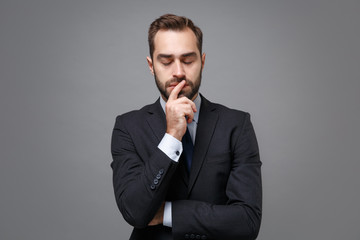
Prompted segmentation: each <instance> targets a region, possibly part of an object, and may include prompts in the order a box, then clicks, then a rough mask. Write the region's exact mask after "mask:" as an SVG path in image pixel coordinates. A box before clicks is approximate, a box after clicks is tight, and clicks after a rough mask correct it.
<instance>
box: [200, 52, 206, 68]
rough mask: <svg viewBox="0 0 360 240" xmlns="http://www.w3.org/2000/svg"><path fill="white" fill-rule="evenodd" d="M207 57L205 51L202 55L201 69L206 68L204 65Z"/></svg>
mask: <svg viewBox="0 0 360 240" xmlns="http://www.w3.org/2000/svg"><path fill="white" fill-rule="evenodd" d="M205 57H206V54H205V53H203V54H202V56H201V70H203V69H204V65H205Z"/></svg>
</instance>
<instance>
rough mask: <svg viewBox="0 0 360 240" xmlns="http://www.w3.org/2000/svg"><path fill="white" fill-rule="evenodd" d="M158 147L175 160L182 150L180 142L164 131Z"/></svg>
mask: <svg viewBox="0 0 360 240" xmlns="http://www.w3.org/2000/svg"><path fill="white" fill-rule="evenodd" d="M158 148H159V149H160V150H161V151H163V152H164V153H165V154H166V155H167V156H168V157H169V158H171V159H172V160H173V161H175V162H178V161H179V158H180V155H181V153H182V151H183V148H182V143H181V142H180V141H179V140H177V139H176V138H174V137H173V136H171V135H170V134H167V133H165V135H164V137H163V138H162V139H161V142H160V143H159V145H158Z"/></svg>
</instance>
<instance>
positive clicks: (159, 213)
mask: <svg viewBox="0 0 360 240" xmlns="http://www.w3.org/2000/svg"><path fill="white" fill-rule="evenodd" d="M164 207H165V202H163V203H162V204H161V206H160V208H159V210H158V211H157V212H156V214H155V216H154V218H153V219H152V220H151V222H150V223H149V224H148V226H155V225H159V224H162V223H163V219H164Z"/></svg>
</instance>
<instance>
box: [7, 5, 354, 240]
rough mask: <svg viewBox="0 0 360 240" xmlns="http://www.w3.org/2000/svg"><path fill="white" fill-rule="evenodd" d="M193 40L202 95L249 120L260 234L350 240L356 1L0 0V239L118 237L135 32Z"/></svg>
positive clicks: (136, 89)
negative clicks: (176, 21) (119, 160)
mask: <svg viewBox="0 0 360 240" xmlns="http://www.w3.org/2000/svg"><path fill="white" fill-rule="evenodd" d="M167 12H171V13H176V14H180V15H185V16H188V17H190V18H192V19H193V20H194V22H195V23H196V24H197V25H199V26H200V27H201V28H202V30H203V32H204V47H203V49H204V52H206V53H207V61H206V64H205V70H204V73H203V85H202V88H201V92H202V93H203V94H204V95H205V96H206V97H207V98H208V99H210V100H212V101H214V102H220V103H223V104H225V105H227V106H229V107H232V108H237V109H242V110H245V111H249V112H250V113H251V114H252V121H253V123H254V126H255V130H256V132H257V136H258V141H259V145H260V148H261V157H262V161H263V168H262V170H263V187H264V204H263V207H264V211H263V221H262V228H261V231H260V235H259V238H258V239H264V240H265V239H266V240H279V239H280V240H281V239H292V240H296V239H301V240H303V239H360V230H359V229H360V228H359V216H360V215H359V214H360V208H359V202H360V193H359V182H360V177H359V174H358V171H359V170H360V168H359V167H360V164H359V154H358V153H359V148H360V141H359V135H360V128H359V120H360V108H359V102H360V94H359V90H360V81H359V80H360V72H359V68H360V48H359V43H360V31H359V29H360V28H359V23H360V14H359V12H360V2H359V1H357V0H354V1H351V0H342V1H340V0H338V1H331V0H330V1H325V0H324V1H321V0H311V1H310V0H302V1H286V0H269V1H250V0H249V1H200V0H194V1H184V0H182V1H167V0H163V1H128V2H125V1H115V0H103V1H93V0H92V1H85V0H71V1H70V0H63V1H54V0H46V1H45V0H32V1H28V0H1V1H0V79H1V87H0V107H1V110H0V111H1V112H0V113H1V118H0V121H1V124H0V134H1V142H0V147H1V151H0V154H1V167H0V187H1V188H0V194H1V197H0V239H6V240H8V239H9V240H10V239H11V240H12V239H53V240H57V239H59V240H64V239H69V240H70V239H127V238H128V236H129V234H130V231H131V227H130V226H129V225H127V223H126V222H124V220H123V219H122V217H121V215H120V213H119V211H118V209H117V207H116V204H115V200H114V196H113V190H112V182H111V174H112V172H111V169H110V162H111V155H110V136H111V132H112V127H113V124H114V120H115V116H116V115H118V114H121V113H124V112H126V111H129V110H132V109H137V108H140V107H141V106H143V105H145V104H147V103H152V102H154V101H155V100H156V98H157V97H158V95H159V94H158V92H157V89H156V87H155V84H154V80H153V77H152V76H151V75H150V72H149V70H148V68H147V65H146V60H145V57H146V56H147V55H148V47H147V28H148V25H149V24H150V22H151V21H153V20H154V19H155V18H156V17H158V16H160V15H162V14H163V13H167Z"/></svg>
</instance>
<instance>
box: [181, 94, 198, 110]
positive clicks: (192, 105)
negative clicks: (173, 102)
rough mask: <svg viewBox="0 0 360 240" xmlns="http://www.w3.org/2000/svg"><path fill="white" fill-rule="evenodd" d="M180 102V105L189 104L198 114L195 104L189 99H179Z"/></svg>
mask: <svg viewBox="0 0 360 240" xmlns="http://www.w3.org/2000/svg"><path fill="white" fill-rule="evenodd" d="M178 101H179V103H182V104H189V105H190V106H191V109H192V110H193V111H194V112H197V109H196V105H195V103H194V102H193V101H191V100H190V99H188V98H187V97H181V98H178Z"/></svg>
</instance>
